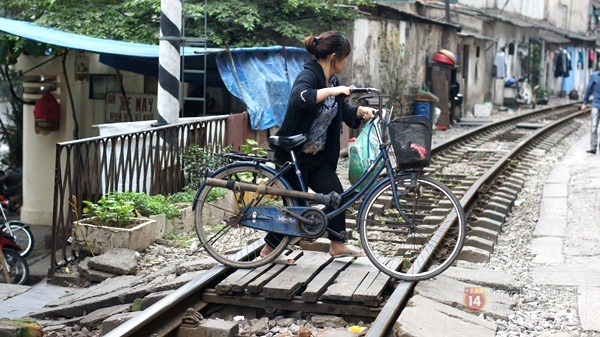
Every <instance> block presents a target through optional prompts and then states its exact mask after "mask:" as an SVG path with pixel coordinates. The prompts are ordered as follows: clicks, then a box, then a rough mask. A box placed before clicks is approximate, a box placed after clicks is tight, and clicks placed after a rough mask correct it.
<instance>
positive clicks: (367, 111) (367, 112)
mask: <svg viewBox="0 0 600 337" xmlns="http://www.w3.org/2000/svg"><path fill="white" fill-rule="evenodd" d="M375 113H376V110H375V109H373V108H369V107H367V106H359V107H358V110H357V111H356V117H358V118H362V119H365V120H367V119H371V118H373V117H375Z"/></svg>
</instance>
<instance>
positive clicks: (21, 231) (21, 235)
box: [2, 222, 34, 257]
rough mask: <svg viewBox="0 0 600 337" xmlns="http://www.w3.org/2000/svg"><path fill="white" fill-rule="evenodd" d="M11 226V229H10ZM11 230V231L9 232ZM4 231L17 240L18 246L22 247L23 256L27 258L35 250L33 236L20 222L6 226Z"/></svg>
mask: <svg viewBox="0 0 600 337" xmlns="http://www.w3.org/2000/svg"><path fill="white" fill-rule="evenodd" d="M9 226H10V227H9ZM9 229H10V231H9ZM2 231H3V232H4V234H6V235H10V236H12V237H13V238H14V239H15V242H16V244H17V246H19V247H21V249H22V250H21V252H20V254H21V256H23V257H27V256H28V255H29V253H31V251H32V250H33V243H34V241H33V234H32V233H31V230H30V229H29V228H27V227H26V226H25V225H23V224H21V223H18V222H9V223H7V224H5V225H4V227H3V228H2Z"/></svg>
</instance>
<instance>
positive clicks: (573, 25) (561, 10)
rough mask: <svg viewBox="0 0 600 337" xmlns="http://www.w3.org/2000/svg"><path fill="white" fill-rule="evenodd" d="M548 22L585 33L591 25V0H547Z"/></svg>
mask: <svg viewBox="0 0 600 337" xmlns="http://www.w3.org/2000/svg"><path fill="white" fill-rule="evenodd" d="M546 1H548V8H549V10H548V11H546V15H547V16H546V19H547V20H548V22H550V23H552V24H554V25H556V26H558V27H560V28H563V29H567V30H569V31H573V32H579V33H585V32H587V31H588V27H589V6H590V2H589V0H546Z"/></svg>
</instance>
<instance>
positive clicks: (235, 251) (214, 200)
mask: <svg viewBox="0 0 600 337" xmlns="http://www.w3.org/2000/svg"><path fill="white" fill-rule="evenodd" d="M274 177H275V175H274V174H273V173H272V172H270V171H268V170H266V169H264V168H261V167H260V166H255V165H244V164H242V165H239V164H233V165H230V166H227V167H226V168H225V169H224V170H222V171H218V172H217V173H215V175H214V176H212V178H215V179H229V180H234V181H238V182H247V183H253V184H267V185H268V186H273V187H278V188H287V186H286V185H285V184H284V183H283V181H282V180H281V179H274ZM250 203H252V204H253V205H255V206H284V205H287V206H293V205H295V204H296V202H295V200H294V199H291V198H286V197H280V196H275V195H262V196H261V195H259V194H257V193H255V192H245V191H239V192H238V191H235V192H234V191H232V190H229V189H226V188H222V187H212V186H208V185H203V186H202V187H201V189H200V191H199V192H198V194H197V199H196V201H195V205H194V222H195V227H196V233H197V234H198V238H199V239H200V242H201V244H202V246H203V247H204V248H205V249H206V251H207V252H208V253H209V254H210V255H211V256H212V257H213V258H214V259H215V260H217V261H219V262H220V263H222V264H224V265H228V266H231V267H235V268H256V267H259V266H261V265H264V264H266V263H268V262H271V261H273V260H274V259H275V258H277V257H278V256H279V255H280V254H281V253H282V252H283V250H284V249H285V248H286V247H287V246H288V244H289V243H290V240H291V238H290V237H289V236H283V238H282V239H281V241H280V242H279V245H278V246H277V247H275V249H274V250H273V251H272V252H271V253H270V254H269V255H267V256H263V257H262V258H260V259H259V256H260V251H261V249H262V248H263V247H264V244H265V243H264V237H265V235H267V233H268V232H266V231H263V230H259V229H254V228H250V227H245V226H243V225H240V219H241V217H242V216H244V214H242V210H243V208H244V206H246V205H248V204H250Z"/></svg>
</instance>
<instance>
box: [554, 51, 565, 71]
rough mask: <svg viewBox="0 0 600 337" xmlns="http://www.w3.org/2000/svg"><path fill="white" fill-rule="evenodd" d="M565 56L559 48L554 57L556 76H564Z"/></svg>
mask: <svg viewBox="0 0 600 337" xmlns="http://www.w3.org/2000/svg"><path fill="white" fill-rule="evenodd" d="M564 58H565V57H564V56H563V53H562V52H561V51H560V50H558V51H557V52H556V58H555V59H554V77H555V78H559V77H562V76H563V73H564V72H565V64H564V63H563V59H564Z"/></svg>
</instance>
